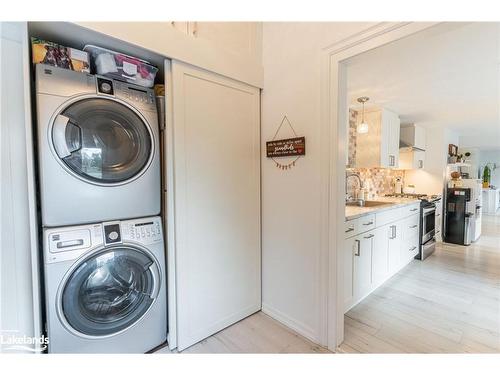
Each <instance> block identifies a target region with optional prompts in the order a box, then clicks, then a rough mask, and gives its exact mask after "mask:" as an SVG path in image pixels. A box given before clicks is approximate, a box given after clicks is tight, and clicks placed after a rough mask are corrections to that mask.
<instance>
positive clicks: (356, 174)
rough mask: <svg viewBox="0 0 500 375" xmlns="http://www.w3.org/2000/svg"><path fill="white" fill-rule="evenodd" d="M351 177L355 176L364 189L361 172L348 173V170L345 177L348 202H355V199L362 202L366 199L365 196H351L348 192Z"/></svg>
mask: <svg viewBox="0 0 500 375" xmlns="http://www.w3.org/2000/svg"><path fill="white" fill-rule="evenodd" d="M351 177H355V178H357V179H358V182H359V190H361V189H363V181H362V180H361V176H360V175H359V173H355V172H353V173H348V172H346V177H345V193H346V202H353V201H356V202H360V203H363V202H364V199H363V197H361V198H354V197H350V196H349V194H348V192H347V182H348V181H349V178H351Z"/></svg>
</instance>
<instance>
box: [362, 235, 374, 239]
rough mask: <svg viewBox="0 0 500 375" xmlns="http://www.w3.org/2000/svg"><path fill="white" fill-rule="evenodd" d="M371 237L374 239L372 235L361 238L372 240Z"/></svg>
mask: <svg viewBox="0 0 500 375" xmlns="http://www.w3.org/2000/svg"><path fill="white" fill-rule="evenodd" d="M373 237H374V235H373V234H369V235H368V236H365V237H363V238H366V239H369V238H373Z"/></svg>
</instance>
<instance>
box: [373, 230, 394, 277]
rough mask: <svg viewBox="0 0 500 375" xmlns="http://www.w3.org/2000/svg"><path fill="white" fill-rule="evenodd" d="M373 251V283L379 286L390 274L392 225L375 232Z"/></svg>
mask: <svg viewBox="0 0 500 375" xmlns="http://www.w3.org/2000/svg"><path fill="white" fill-rule="evenodd" d="M374 232H375V237H374V238H373V249H372V283H373V285H374V286H375V287H376V286H379V285H380V284H381V283H383V282H384V281H385V279H386V278H387V275H388V274H389V269H388V265H389V241H390V240H391V236H392V232H393V230H392V225H384V226H381V227H379V228H377V229H375V230H374Z"/></svg>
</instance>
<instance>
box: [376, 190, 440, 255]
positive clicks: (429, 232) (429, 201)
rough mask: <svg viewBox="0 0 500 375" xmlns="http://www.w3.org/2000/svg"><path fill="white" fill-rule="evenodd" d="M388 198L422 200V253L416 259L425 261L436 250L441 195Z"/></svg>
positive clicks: (392, 195) (400, 195)
mask: <svg viewBox="0 0 500 375" xmlns="http://www.w3.org/2000/svg"><path fill="white" fill-rule="evenodd" d="M386 197H394V198H415V199H419V200H420V236H419V245H420V251H419V253H418V254H417V255H416V256H415V259H419V260H424V259H425V258H427V257H428V256H429V255H431V254H432V253H433V252H434V250H435V249H436V238H435V237H436V202H439V201H440V200H441V196H440V195H428V194H406V193H403V194H398V193H393V194H387V195H386Z"/></svg>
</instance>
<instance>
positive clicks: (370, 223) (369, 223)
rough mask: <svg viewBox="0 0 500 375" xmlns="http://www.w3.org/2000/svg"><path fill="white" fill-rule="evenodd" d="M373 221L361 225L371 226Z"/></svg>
mask: <svg viewBox="0 0 500 375" xmlns="http://www.w3.org/2000/svg"><path fill="white" fill-rule="evenodd" d="M372 224H373V221H369V222H368V223H363V225H372Z"/></svg>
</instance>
